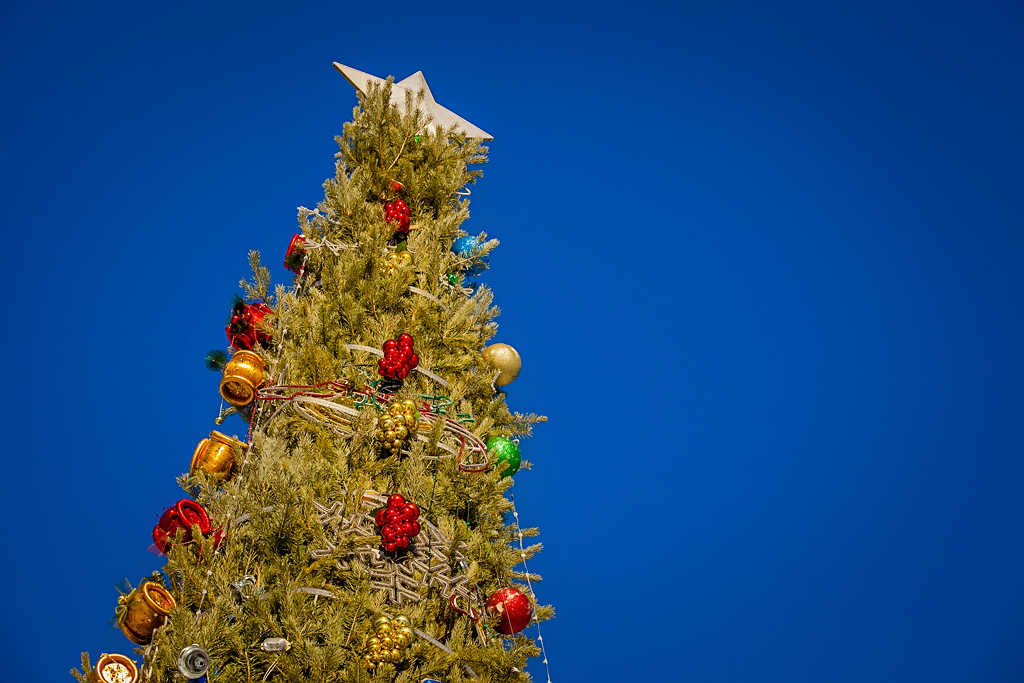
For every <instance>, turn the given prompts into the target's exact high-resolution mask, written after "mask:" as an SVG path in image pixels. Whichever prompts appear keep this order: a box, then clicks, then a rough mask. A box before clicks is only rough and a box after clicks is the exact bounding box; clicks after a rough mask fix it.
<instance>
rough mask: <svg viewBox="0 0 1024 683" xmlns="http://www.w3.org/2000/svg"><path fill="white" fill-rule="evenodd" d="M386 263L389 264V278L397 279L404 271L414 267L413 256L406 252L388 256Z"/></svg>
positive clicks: (387, 271)
mask: <svg viewBox="0 0 1024 683" xmlns="http://www.w3.org/2000/svg"><path fill="white" fill-rule="evenodd" d="M385 263H386V264H387V270H386V271H385V272H386V273H387V276H388V277H395V276H396V275H398V274H399V273H400V272H401V271H402V270H404V269H406V268H408V267H409V266H411V265H412V263H413V261H412V254H410V253H409V252H408V251H405V250H402V251H399V252H397V253H392V254H388V258H387V260H386V261H385Z"/></svg>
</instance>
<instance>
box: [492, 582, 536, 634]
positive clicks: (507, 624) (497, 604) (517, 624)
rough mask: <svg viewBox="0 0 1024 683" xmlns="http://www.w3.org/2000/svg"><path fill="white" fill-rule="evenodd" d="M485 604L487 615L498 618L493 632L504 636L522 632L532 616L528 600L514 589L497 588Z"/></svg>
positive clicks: (531, 608)
mask: <svg viewBox="0 0 1024 683" xmlns="http://www.w3.org/2000/svg"><path fill="white" fill-rule="evenodd" d="M486 604H487V613H488V614H497V615H498V616H499V617H500V618H499V620H498V623H497V625H496V626H495V627H494V630H496V631H497V632H498V633H501V634H504V635H506V636H510V635H513V634H515V633H519V632H520V631H522V630H523V629H524V628H526V625H527V624H529V623H530V618H531V617H532V616H533V607H531V606H530V599H529V598H528V597H526V596H525V595H523V594H522V593H520V592H519V591H517V590H516V589H515V588H499V589H498V590H496V591H494V592H493V593H491V596H490V597H489V598H487V603H486Z"/></svg>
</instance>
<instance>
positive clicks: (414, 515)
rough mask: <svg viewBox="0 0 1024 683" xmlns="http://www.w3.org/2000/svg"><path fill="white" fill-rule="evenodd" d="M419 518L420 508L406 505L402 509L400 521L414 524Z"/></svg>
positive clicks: (413, 504) (412, 504) (409, 504)
mask: <svg viewBox="0 0 1024 683" xmlns="http://www.w3.org/2000/svg"><path fill="white" fill-rule="evenodd" d="M419 518H420V506H419V505H417V504H416V503H406V504H405V506H404V507H403V508H402V519H404V520H405V521H407V522H415V521H416V520H417V519H419Z"/></svg>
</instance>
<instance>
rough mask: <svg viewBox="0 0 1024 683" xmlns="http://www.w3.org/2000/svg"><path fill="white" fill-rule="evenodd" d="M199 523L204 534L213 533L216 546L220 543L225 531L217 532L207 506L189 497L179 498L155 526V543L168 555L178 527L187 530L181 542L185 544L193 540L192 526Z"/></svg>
mask: <svg viewBox="0 0 1024 683" xmlns="http://www.w3.org/2000/svg"><path fill="white" fill-rule="evenodd" d="M197 524H198V525H199V531H200V533H202V534H203V536H206V537H209V536H210V535H211V534H212V535H213V544H214V547H217V546H218V545H220V539H221V535H222V533H223V532H222V531H221V530H220V529H218V530H217V531H216V532H215V531H214V530H213V527H212V526H211V525H210V515H208V514H207V513H206V508H204V507H203V506H202V505H200V504H199V503H197V502H195V501H194V500H190V499H188V498H183V499H182V500H179V501H178V502H177V503H175V504H174V505H172V506H171V507H169V508H167V509H166V510H164V513H163V514H162V515H160V521H159V522H157V524H156V526H155V527H153V543H154V544H155V545H156V547H157V549H158V550H159V551H160V552H162V553H163V554H164V555H166V554H167V551H168V550H170V549H171V541H172V540H173V539H174V537H175V535H176V534H177V533H178V529H184V530H185V533H184V534H183V535H182V537H181V543H182V545H185V544H188V543H191V542H192V527H193V525H197Z"/></svg>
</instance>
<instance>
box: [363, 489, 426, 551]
mask: <svg viewBox="0 0 1024 683" xmlns="http://www.w3.org/2000/svg"><path fill="white" fill-rule="evenodd" d="M419 517H420V506H419V505H417V504H416V503H407V502H406V501H405V498H403V497H402V495H401V494H399V493H394V494H392V495H390V496H388V506H387V507H386V508H381V509H380V510H378V511H377V514H376V515H374V517H373V521H375V522H376V523H377V526H379V527H380V540H381V546H382V547H383V548H384V550H386V551H388V552H389V553H390V552H394V551H395V550H397V549H398V548H408V547H409V539H411V538H412V537H413V536H416V535H417V534H419V532H420V523H419V521H418V520H419Z"/></svg>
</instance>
